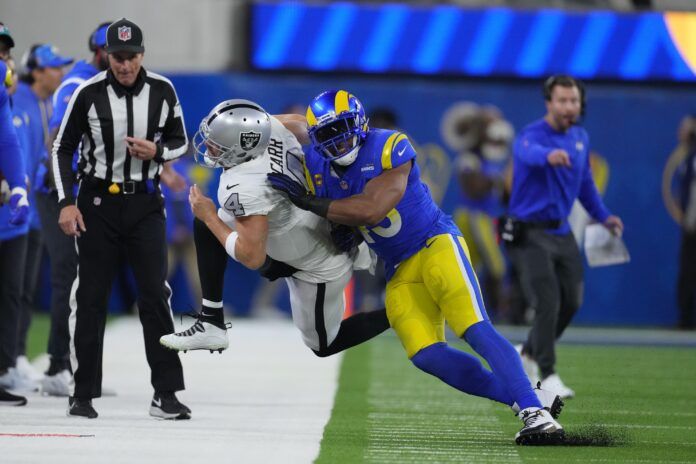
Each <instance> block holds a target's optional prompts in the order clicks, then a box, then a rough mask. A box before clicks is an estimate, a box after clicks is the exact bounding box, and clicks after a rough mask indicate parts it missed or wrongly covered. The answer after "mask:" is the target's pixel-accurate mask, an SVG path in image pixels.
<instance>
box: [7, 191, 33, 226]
mask: <svg viewBox="0 0 696 464" xmlns="http://www.w3.org/2000/svg"><path fill="white" fill-rule="evenodd" d="M9 206H10V220H9V223H10V224H11V225H13V226H21V225H24V224H26V222H27V219H29V201H28V200H27V191H26V190H25V189H24V188H22V187H15V188H13V189H12V191H11V192H10V201H9Z"/></svg>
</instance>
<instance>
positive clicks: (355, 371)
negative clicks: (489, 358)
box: [316, 334, 696, 464]
mask: <svg viewBox="0 0 696 464" xmlns="http://www.w3.org/2000/svg"><path fill="white" fill-rule="evenodd" d="M457 347H459V348H461V349H466V348H467V346H466V345H465V344H463V343H461V344H457ZM558 368H559V373H560V375H561V376H562V378H563V379H564V380H565V381H566V382H567V383H568V385H569V386H571V387H572V388H574V389H575V391H576V393H577V397H576V398H575V399H571V400H568V401H567V402H566V407H565V408H564V411H563V413H562V415H561V417H560V422H561V423H562V424H563V425H564V427H565V429H566V433H567V435H568V438H569V441H570V442H572V443H574V444H576V445H583V446H567V445H566V446H553V447H549V446H546V447H521V446H517V445H515V444H514V435H515V433H516V432H517V431H518V430H519V428H520V427H521V422H520V421H519V420H518V419H517V418H516V417H515V416H514V415H513V414H512V412H511V411H510V409H509V408H507V407H505V406H503V405H499V404H495V403H493V402H491V401H488V400H484V399H480V398H475V397H471V396H467V395H465V394H463V393H460V392H458V391H456V390H454V389H452V388H451V387H449V386H447V385H445V384H443V383H441V382H440V381H439V380H437V379H435V378H434V377H431V376H428V375H426V374H424V373H422V372H420V371H418V370H417V369H416V368H415V367H413V366H412V365H411V364H410V362H408V360H407V359H406V357H405V355H404V352H403V350H402V349H401V345H400V344H399V341H398V339H396V337H394V336H393V335H392V334H388V335H387V334H385V335H383V336H380V337H378V338H377V339H375V340H373V341H371V342H369V343H367V344H365V345H362V346H360V347H357V348H355V349H352V350H349V351H348V352H347V353H346V354H345V355H344V359H343V364H342V367H341V373H340V380H339V387H338V391H337V394H336V401H335V404H334V409H333V412H332V415H331V419H330V420H329V423H328V424H327V426H326V429H325V431H324V437H323V440H322V443H321V451H320V454H319V457H318V459H317V461H316V462H318V463H332V464H333V463H355V462H375V463H390V462H393V463H421V462H442V463H448V462H458V463H462V462H465V463H476V462H491V463H499V462H502V463H512V462H529V463H546V462H549V463H551V462H554V463H556V462H561V463H570V462H583V463H592V462H596V463H609V462H635V463H651V462H656V463H657V462H672V463H675V462H683V463H686V462H696V408H694V405H695V404H696V350H694V349H688V348H653V347H613V346H580V345H561V346H559V347H558ZM588 445H590V446H588Z"/></svg>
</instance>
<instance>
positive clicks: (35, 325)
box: [27, 312, 51, 360]
mask: <svg viewBox="0 0 696 464" xmlns="http://www.w3.org/2000/svg"><path fill="white" fill-rule="evenodd" d="M50 327H51V317H50V316H49V315H48V314H46V313H37V312H35V313H34V314H33V316H32V318H31V325H30V326H29V333H28V334H27V358H29V359H30V360H32V359H34V358H36V357H37V356H39V355H41V354H43V353H45V352H46V349H47V347H48V331H49V329H50Z"/></svg>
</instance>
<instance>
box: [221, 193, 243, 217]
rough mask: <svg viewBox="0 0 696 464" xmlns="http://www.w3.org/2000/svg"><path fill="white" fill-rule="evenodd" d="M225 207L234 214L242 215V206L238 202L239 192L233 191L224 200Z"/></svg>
mask: <svg viewBox="0 0 696 464" xmlns="http://www.w3.org/2000/svg"><path fill="white" fill-rule="evenodd" d="M225 209H226V210H227V211H232V213H234V215H235V216H244V206H242V204H241V203H240V202H239V194H238V193H233V194H232V195H230V196H229V197H228V198H227V201H226V202H225Z"/></svg>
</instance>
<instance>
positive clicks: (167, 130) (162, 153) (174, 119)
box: [155, 83, 188, 163]
mask: <svg viewBox="0 0 696 464" xmlns="http://www.w3.org/2000/svg"><path fill="white" fill-rule="evenodd" d="M168 84H169V90H170V91H169V92H168V95H167V97H166V98H165V103H164V105H163V106H162V113H163V114H162V116H163V117H164V116H165V111H166V119H165V120H164V126H163V127H162V138H161V140H160V143H158V144H157V154H156V155H155V161H157V162H158V163H163V162H165V161H170V160H173V159H176V158H179V157H180V156H182V155H183V154H184V153H186V150H188V138H187V137H186V128H185V126H184V114H183V112H182V111H181V104H180V103H179V97H177V95H176V91H175V90H174V86H172V85H171V83H168Z"/></svg>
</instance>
